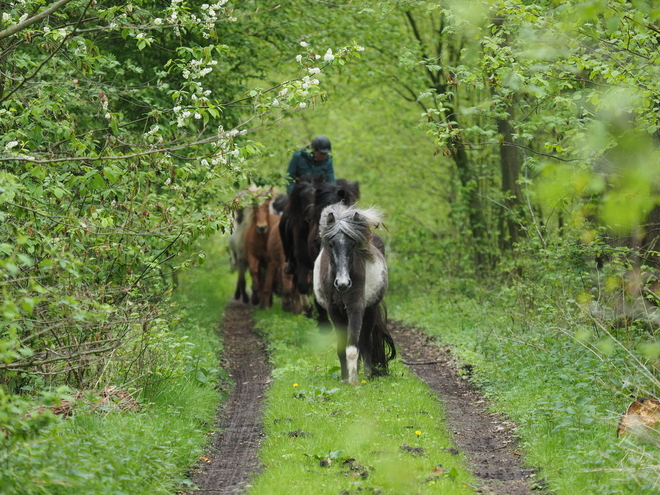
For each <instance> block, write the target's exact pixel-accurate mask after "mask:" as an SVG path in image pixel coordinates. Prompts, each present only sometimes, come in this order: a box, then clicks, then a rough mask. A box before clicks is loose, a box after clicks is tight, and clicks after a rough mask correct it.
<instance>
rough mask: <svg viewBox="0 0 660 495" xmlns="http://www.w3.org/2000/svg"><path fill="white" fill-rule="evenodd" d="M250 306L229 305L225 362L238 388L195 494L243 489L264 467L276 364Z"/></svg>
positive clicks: (200, 472) (195, 477) (224, 412)
mask: <svg viewBox="0 0 660 495" xmlns="http://www.w3.org/2000/svg"><path fill="white" fill-rule="evenodd" d="M252 324H253V322H252V314H251V309H250V306H248V305H246V304H243V303H240V302H237V301H234V300H232V302H231V303H229V305H228V306H227V310H226V312H225V319H224V321H223V323H222V327H221V333H222V339H223V342H224V348H225V349H224V350H225V354H224V360H225V363H224V364H225V366H226V367H227V369H229V370H230V376H231V378H232V380H233V381H234V387H233V388H232V391H231V393H230V395H229V398H228V399H227V403H226V404H225V407H224V408H223V409H222V410H221V411H220V412H219V417H220V422H219V433H218V434H217V435H216V436H215V438H214V439H213V442H212V446H211V448H210V449H209V451H208V453H207V454H206V458H205V459H204V461H205V462H203V463H202V465H201V467H200V469H199V470H197V471H196V472H194V473H193V475H192V480H193V482H194V483H195V484H196V485H197V486H198V487H199V490H196V491H194V492H191V494H204V495H220V494H234V493H242V492H243V489H244V487H245V485H246V484H247V483H248V482H249V480H250V478H251V477H252V476H254V475H255V474H256V473H257V472H258V471H259V461H258V459H257V451H258V450H259V443H260V441H261V438H262V437H263V432H262V417H261V409H262V399H263V396H264V392H265V391H266V387H267V386H268V382H269V381H270V370H271V366H270V364H269V363H268V358H267V356H266V352H265V346H264V344H263V342H262V341H261V340H260V339H259V337H258V336H257V335H256V334H255V333H254V331H253V329H252Z"/></svg>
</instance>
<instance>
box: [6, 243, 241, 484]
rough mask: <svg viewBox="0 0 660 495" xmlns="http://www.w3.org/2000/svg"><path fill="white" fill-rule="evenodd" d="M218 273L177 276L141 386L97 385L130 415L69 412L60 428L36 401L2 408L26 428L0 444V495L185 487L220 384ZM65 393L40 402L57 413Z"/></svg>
mask: <svg viewBox="0 0 660 495" xmlns="http://www.w3.org/2000/svg"><path fill="white" fill-rule="evenodd" d="M211 249H213V248H212V247H211ZM223 272H224V268H222V267H218V266H214V267H203V269H202V270H195V272H194V274H192V275H190V274H182V275H181V276H180V287H179V289H178V290H177V291H176V294H175V296H174V297H173V299H172V310H173V314H176V315H179V318H178V320H175V321H171V322H170V324H169V325H168V327H167V329H166V330H163V333H162V334H161V335H160V338H158V340H156V341H154V342H153V343H152V344H153V346H155V347H156V348H161V351H162V352H158V353H155V354H154V356H157V357H158V359H157V360H154V361H153V363H150V364H151V366H150V373H151V376H150V377H149V379H148V380H146V381H145V383H147V384H148V386H146V387H144V388H142V389H136V388H135V383H133V384H131V383H126V382H121V381H120V379H121V377H122V375H121V374H117V375H113V376H107V377H106V378H107V380H108V381H110V382H113V383H115V384H116V386H117V387H119V388H123V389H125V390H127V391H129V392H130V393H132V395H133V397H134V398H135V399H137V400H139V402H140V404H141V409H140V411H139V412H130V411H123V410H121V409H120V408H115V407H106V408H99V409H96V410H94V409H93V408H91V407H88V406H87V405H85V404H81V403H75V404H74V406H73V407H72V415H71V417H69V418H68V419H62V418H61V417H59V416H55V415H54V414H53V413H52V412H51V411H50V409H49V408H46V409H45V410H44V409H43V408H37V403H36V401H30V400H26V401H25V402H24V403H22V404H16V403H12V404H4V407H0V412H3V413H6V412H7V411H8V410H9V409H8V408H9V407H10V406H11V407H12V408H13V409H11V411H13V413H14V414H20V415H23V416H22V417H23V418H25V419H24V420H22V422H21V423H18V424H25V425H26V429H25V431H23V430H20V429H19V428H16V430H15V431H12V432H5V434H4V435H2V434H0V493H2V494H7V495H10V494H16V495H19V494H20V495H33V494H34V495H37V494H44V495H45V494H47V495H58V494H62V495H64V494H66V495H82V494H85V495H86V494H89V495H92V494H93V495H99V494H113V495H119V494H126V495H138V494H145V495H147V494H148V495H153V494H171V493H172V492H173V491H175V490H176V489H177V488H180V487H182V486H187V485H190V481H189V480H188V479H187V474H186V473H187V470H188V469H189V466H190V465H192V464H193V463H194V462H195V460H196V459H197V457H199V456H200V455H201V454H202V453H203V451H204V447H205V445H206V442H207V441H208V433H209V431H210V430H211V429H212V427H213V425H214V423H215V414H216V411H217V404H218V400H219V397H218V391H217V385H218V381H219V380H223V379H226V375H225V372H224V371H223V370H220V369H218V366H217V363H218V353H219V352H220V351H221V343H220V342H219V339H218V336H217V332H216V330H217V327H218V325H219V322H220V320H221V316H222V312H223V308H224V306H225V305H226V303H227V301H228V300H229V297H230V293H231V289H232V288H231V282H230V281H229V280H228V278H227V277H226V276H222V275H225V274H224V273H223ZM135 359H137V358H135ZM110 371H112V370H108V371H107V372H106V373H110ZM72 392H73V391H72V390H69V389H64V388H61V389H57V390H53V391H51V392H48V393H47V394H46V397H45V399H43V400H41V401H40V402H41V403H42V404H45V405H54V406H57V405H61V404H62V400H65V399H67V398H68V399H71V398H72V396H71V394H72ZM1 419H2V418H0V420H1ZM0 423H4V424H17V421H16V419H14V420H13V423H8V422H3V421H0ZM28 426H33V427H32V428H28Z"/></svg>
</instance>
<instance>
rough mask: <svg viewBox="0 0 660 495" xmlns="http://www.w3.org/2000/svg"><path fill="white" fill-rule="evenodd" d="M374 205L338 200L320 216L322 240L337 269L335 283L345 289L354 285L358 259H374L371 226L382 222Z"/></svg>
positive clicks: (333, 265)
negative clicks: (358, 205) (365, 207)
mask: <svg viewBox="0 0 660 495" xmlns="http://www.w3.org/2000/svg"><path fill="white" fill-rule="evenodd" d="M380 218H381V216H380V212H378V211H377V210H375V209H370V210H358V209H357V208H354V207H347V206H346V205H344V204H342V203H336V204H333V205H330V206H328V207H326V208H325V209H324V210H323V213H322V215H321V220H320V224H319V227H320V235H321V242H322V245H323V247H324V248H325V249H327V252H328V255H329V257H330V264H331V265H332V268H333V271H334V274H335V276H334V281H333V284H334V287H335V289H337V290H338V291H339V292H346V291H347V290H349V289H350V288H351V287H352V286H353V281H352V279H351V270H352V268H353V266H354V263H355V260H356V258H357V259H360V260H363V261H373V259H374V254H373V252H372V251H371V245H370V243H371V227H375V226H376V225H378V224H379V223H380Z"/></svg>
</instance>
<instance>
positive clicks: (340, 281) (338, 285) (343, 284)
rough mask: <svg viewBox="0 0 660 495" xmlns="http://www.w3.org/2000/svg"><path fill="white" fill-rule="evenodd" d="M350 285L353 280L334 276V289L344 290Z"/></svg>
mask: <svg viewBox="0 0 660 495" xmlns="http://www.w3.org/2000/svg"><path fill="white" fill-rule="evenodd" d="M352 285H353V282H352V281H351V279H350V278H343V277H342V278H340V277H337V278H335V289H337V290H338V291H339V292H346V291H347V290H348V289H350V288H351V286H352Z"/></svg>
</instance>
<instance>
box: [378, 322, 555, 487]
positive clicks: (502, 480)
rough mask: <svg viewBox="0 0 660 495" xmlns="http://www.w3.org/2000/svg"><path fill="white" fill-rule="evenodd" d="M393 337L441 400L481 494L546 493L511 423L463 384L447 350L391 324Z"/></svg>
mask: <svg viewBox="0 0 660 495" xmlns="http://www.w3.org/2000/svg"><path fill="white" fill-rule="evenodd" d="M389 329H390V332H391V333H392V337H393V338H394V342H395V343H396V345H397V348H398V349H399V350H400V351H401V354H402V357H403V361H404V363H405V364H406V366H407V367H408V368H410V369H411V370H412V371H413V372H414V373H415V374H416V375H417V376H418V377H419V378H420V379H421V380H423V381H424V382H426V384H427V385H429V387H430V388H431V390H433V391H434V392H435V393H436V394H437V395H438V399H439V401H440V403H441V405H442V407H443V409H444V410H445V415H446V418H447V428H448V430H449V431H450V432H451V434H452V440H453V442H454V444H455V445H456V447H458V448H459V449H460V451H462V452H463V453H464V455H465V457H466V459H467V461H468V463H469V467H470V469H471V470H472V472H473V474H474V475H475V476H476V477H477V478H479V480H480V482H481V484H482V486H480V487H479V488H480V490H481V491H480V492H481V493H487V494H498V495H499V494H501V495H529V494H530V493H532V490H534V493H542V491H537V490H540V489H541V488H542V486H543V480H539V479H537V478H536V474H535V472H536V470H535V469H533V468H529V467H526V466H524V465H523V463H522V461H521V459H520V453H519V451H518V449H517V440H516V438H515V436H514V435H513V431H512V430H513V428H512V426H513V425H512V424H511V423H510V422H507V421H506V420H505V419H504V418H502V417H501V416H499V415H497V414H492V413H490V412H488V410H487V403H486V401H485V399H484V397H483V395H482V394H481V393H480V392H479V391H478V390H477V389H476V388H475V387H474V386H473V385H472V384H471V383H470V382H469V380H465V379H462V378H461V377H460V376H459V375H460V374H459V369H458V367H457V365H456V362H455V360H454V358H453V356H452V354H451V350H450V348H449V347H447V346H438V345H437V344H436V343H435V342H433V340H432V339H431V338H430V337H429V336H427V335H426V334H424V333H423V332H422V331H421V330H417V329H415V328H411V327H407V326H403V325H401V324H400V323H397V322H390V324H389Z"/></svg>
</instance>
